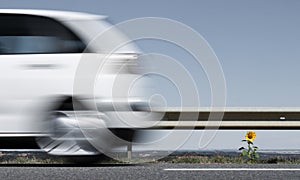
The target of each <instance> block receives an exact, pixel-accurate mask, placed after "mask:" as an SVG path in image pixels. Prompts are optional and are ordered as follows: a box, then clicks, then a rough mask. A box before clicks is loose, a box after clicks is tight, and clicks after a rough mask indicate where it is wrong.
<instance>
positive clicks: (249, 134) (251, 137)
mask: <svg viewBox="0 0 300 180" xmlns="http://www.w3.org/2000/svg"><path fill="white" fill-rule="evenodd" d="M255 137H256V134H255V132H254V131H248V132H247V133H246V140H247V141H251V142H252V141H253V140H254V139H255Z"/></svg>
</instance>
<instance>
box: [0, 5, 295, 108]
mask: <svg viewBox="0 0 300 180" xmlns="http://www.w3.org/2000/svg"><path fill="white" fill-rule="evenodd" d="M0 8H33V9H55V10H72V11H82V12H89V13H95V14H104V15H108V16H109V18H110V20H111V21H112V22H114V23H118V22H122V21H125V20H128V19H132V18H138V17H148V16H151V17H164V18H170V19H174V20H177V21H180V22H182V23H184V24H186V25H188V26H190V27H192V28H193V29H195V30H196V31H198V32H199V33H200V34H201V35H202V36H203V37H204V38H205V39H206V40H207V41H208V43H209V44H210V45H211V47H212V48H213V50H214V51H215V53H216V55H217V56H218V58H219V61H220V63H221V65H222V68H223V71H224V75H225V79H226V85H227V106H272V107H277V106H300V71H299V67H300V41H299V40H300V19H299V17H300V11H299V9H300V1H296V0H289V1H283V0H282V1H279V0H265V1H259V0H251V1H245V0H228V1H221V0H220V1H216V0H212V1H206V2H203V1H177V0H174V1H164V2H162V1H158V0H153V1H147V2H142V1H139V0H130V1H119V2H118V1H114V0H112V1H108V0H107V1H98V0H88V1H82V0H52V1H48V0H22V1H19V0H1V1H0ZM140 45H141V48H142V50H144V51H145V52H156V53H162V54H167V55H169V56H171V57H173V58H175V59H180V60H179V61H180V62H182V64H184V66H186V67H187V68H188V69H189V70H190V72H191V74H192V75H193V78H194V79H195V81H196V83H197V86H198V88H199V92H200V98H201V105H203V106H207V105H209V103H210V100H209V99H210V93H209V92H210V87H209V84H208V82H207V79H206V76H205V73H204V72H203V71H202V69H201V67H195V66H194V65H193V60H192V58H191V57H190V56H189V55H188V54H187V53H186V52H184V51H183V50H180V49H178V47H174V46H173V45H171V44H168V43H164V42H157V41H155V42H154V41H148V42H140ZM162 47H163V48H162ZM165 89H166V88H165ZM174 94H176V93H174ZM170 99H172V97H170ZM175 104H176V103H175Z"/></svg>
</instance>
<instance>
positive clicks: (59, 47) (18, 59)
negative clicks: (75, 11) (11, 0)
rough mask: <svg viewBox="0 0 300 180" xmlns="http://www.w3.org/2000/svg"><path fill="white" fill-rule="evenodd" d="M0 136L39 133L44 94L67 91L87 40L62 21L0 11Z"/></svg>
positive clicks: (58, 93) (51, 95)
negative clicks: (83, 40)
mask: <svg viewBox="0 0 300 180" xmlns="http://www.w3.org/2000/svg"><path fill="white" fill-rule="evenodd" d="M0 23H1V28H0V124H1V126H0V134H10V133H14V134H18V133H19V134H26V133H27V134H28V133H40V131H41V117H40V115H41V112H42V110H43V109H44V108H45V107H46V106H47V100H46V97H53V96H55V95H63V94H68V93H70V92H71V91H72V84H73V77H74V73H75V70H76V67H77V64H78V61H79V58H80V55H81V53H82V52H83V50H84V48H85V44H84V43H83V42H82V41H81V40H80V39H79V38H78V37H77V36H76V35H75V34H74V33H73V32H72V31H71V30H69V29H68V28H66V27H65V26H64V25H62V24H61V23H60V22H58V21H56V20H54V19H51V18H48V17H41V16H33V15H22V14H0Z"/></svg>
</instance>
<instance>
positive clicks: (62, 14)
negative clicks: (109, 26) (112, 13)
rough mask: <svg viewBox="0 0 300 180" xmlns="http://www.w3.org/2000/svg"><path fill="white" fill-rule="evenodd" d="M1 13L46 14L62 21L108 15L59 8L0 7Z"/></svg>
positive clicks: (97, 17)
mask: <svg viewBox="0 0 300 180" xmlns="http://www.w3.org/2000/svg"><path fill="white" fill-rule="evenodd" d="M0 14H26V15H36V16H44V17H49V18H53V19H57V20H60V21H68V20H91V19H105V18H106V16H102V15H96V14H89V13H82V12H72V11H57V10H37V9H0Z"/></svg>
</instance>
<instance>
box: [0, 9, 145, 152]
mask: <svg viewBox="0 0 300 180" xmlns="http://www.w3.org/2000/svg"><path fill="white" fill-rule="evenodd" d="M0 23H1V28H0V124H1V125H0V136H1V138H2V139H5V140H7V141H6V143H7V144H3V143H2V145H1V147H0V148H6V147H5V145H9V144H10V145H12V144H14V145H13V146H15V145H16V144H15V142H14V141H13V140H21V141H19V142H22V143H20V144H21V145H27V146H28V145H29V142H26V141H25V140H28V139H34V140H36V142H37V144H38V145H39V147H40V148H42V149H43V150H45V151H47V152H48V153H50V154H54V155H95V154H98V153H101V151H103V152H104V151H107V150H109V149H110V148H111V147H112V146H113V144H119V143H120V142H122V138H121V139H118V138H119V137H121V136H123V135H125V136H126V137H123V139H124V138H127V139H126V140H128V141H130V140H131V137H132V133H131V131H130V128H134V127H135V125H134V124H135V122H136V121H138V119H139V118H137V117H142V116H143V113H145V112H143V111H140V110H139V107H144V106H147V104H148V103H147V101H145V100H143V98H144V97H143V92H141V90H139V89H142V88H136V90H132V85H133V84H134V83H133V82H134V81H137V79H138V77H139V73H138V65H137V64H138V63H137V61H138V57H139V53H140V51H139V49H138V48H136V46H135V45H133V44H132V43H130V44H127V45H125V46H123V47H121V48H119V49H117V50H115V51H114V52H113V53H112V54H111V53H110V54H109V55H108V52H106V51H105V47H106V44H107V46H110V45H111V44H110V42H109V41H106V42H103V41H100V40H101V38H100V40H98V39H97V36H98V35H99V34H101V32H104V31H106V30H107V29H109V28H110V27H111V25H110V24H109V23H108V22H107V21H106V17H104V16H99V15H93V14H86V13H78V12H63V11H45V10H12V9H3V10H0ZM109 33H110V34H109V36H110V37H108V38H107V37H106V39H109V38H111V41H114V40H120V39H121V40H126V36H124V35H123V34H122V33H121V32H119V31H117V30H114V31H112V32H109ZM102 39H103V38H102ZM103 60H105V63H102V61H103ZM99 61H101V62H100V64H99V63H97V62H99ZM103 62H104V61H103ZM94 64H96V65H98V66H100V65H101V68H100V69H101V70H100V71H101V72H100V73H99V72H98V74H97V73H95V72H96V71H95V70H97V69H99V67H94ZM102 65H103V66H102ZM89 68H90V69H89ZM93 68H94V69H93ZM89 71H95V72H89ZM93 73H94V74H97V76H95V77H93V76H92V75H93ZM99 74H100V75H99ZM93 78H94V79H93ZM87 82H93V83H92V85H91V84H87ZM87 86H89V87H87ZM90 87H92V88H90ZM85 88H86V89H85ZM129 89H130V90H129ZM127 120H128V122H126V121H127ZM129 121H130V122H129ZM112 134H113V135H117V136H112ZM112 137H113V138H116V139H117V140H116V141H120V142H117V143H116V142H115V140H113V138H112ZM23 140H24V141H23ZM124 142H126V141H124ZM27 146H26V147H27Z"/></svg>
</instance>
